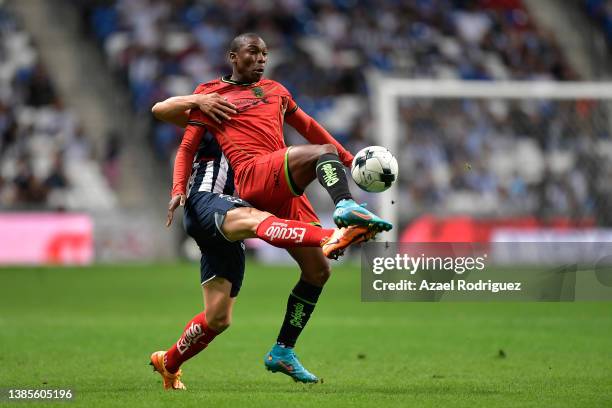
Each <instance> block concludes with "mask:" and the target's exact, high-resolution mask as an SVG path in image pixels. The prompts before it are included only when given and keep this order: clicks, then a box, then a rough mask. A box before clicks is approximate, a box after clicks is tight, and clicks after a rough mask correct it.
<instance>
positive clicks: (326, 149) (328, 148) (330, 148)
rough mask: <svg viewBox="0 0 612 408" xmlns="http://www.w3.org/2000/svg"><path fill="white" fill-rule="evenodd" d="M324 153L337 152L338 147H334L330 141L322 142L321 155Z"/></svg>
mask: <svg viewBox="0 0 612 408" xmlns="http://www.w3.org/2000/svg"><path fill="white" fill-rule="evenodd" d="M326 153H331V154H336V155H337V154H338V149H336V146H334V145H333V144H331V143H328V144H324V145H321V155H323V154H326Z"/></svg>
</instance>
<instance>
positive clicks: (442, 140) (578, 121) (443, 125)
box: [399, 100, 612, 225]
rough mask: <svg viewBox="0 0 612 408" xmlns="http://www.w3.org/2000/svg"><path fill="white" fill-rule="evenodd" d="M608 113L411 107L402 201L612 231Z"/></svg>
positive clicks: (482, 104)
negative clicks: (561, 219)
mask: <svg viewBox="0 0 612 408" xmlns="http://www.w3.org/2000/svg"><path fill="white" fill-rule="evenodd" d="M607 109H608V107H607V106H606V105H605V104H603V103H600V102H593V101H561V102H553V101H536V100H519V101H503V100H495V101H484V100H480V101H478V100H422V101H418V102H415V101H414V100H412V101H410V100H404V101H403V102H402V104H401V107H400V112H401V116H402V125H403V132H404V133H405V134H407V135H408V140H407V143H408V144H409V145H410V148H409V149H405V150H404V151H402V152H401V157H400V160H399V162H400V174H402V175H403V176H406V177H404V179H403V180H402V182H403V183H404V186H405V188H404V189H403V190H402V191H403V193H402V200H403V202H405V203H406V204H407V205H408V206H409V207H413V208H416V209H417V210H421V211H424V210H428V211H432V210H433V211H436V210H437V211H440V212H445V213H446V212H456V213H462V214H464V213H470V212H471V213H479V214H488V215H494V216H509V215H521V214H535V215H538V216H539V217H540V218H542V219H546V218H552V217H556V216H566V217H570V218H571V219H574V220H576V221H580V220H592V219H596V220H597V221H598V222H600V223H603V224H607V225H612V219H611V218H610V217H611V216H610V214H611V213H612V211H611V210H612V208H611V207H610V203H612V190H611V189H610V186H609V183H607V182H606V180H607V179H608V178H609V177H610V175H612V174H611V173H610V170H612V160H611V158H612V145H611V144H610V134H609V125H610V124H609V122H608V117H609V112H608V111H607Z"/></svg>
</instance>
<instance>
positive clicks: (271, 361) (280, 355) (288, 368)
mask: <svg viewBox="0 0 612 408" xmlns="http://www.w3.org/2000/svg"><path fill="white" fill-rule="evenodd" d="M264 364H265V365H266V369H267V370H268V371H272V372H273V373H276V372H278V371H280V372H281V373H283V374H287V375H288V376H289V377H291V378H293V381H295V382H298V381H299V382H303V383H317V382H319V378H318V377H317V376H316V375H314V374H312V373H311V372H309V371H308V370H307V369H305V368H304V366H303V365H302V363H300V360H298V358H297V356H296V355H295V353H294V352H293V348H289V347H281V346H279V345H278V344H275V345H274V347H272V350H270V352H269V353H268V354H266V356H265V357H264Z"/></svg>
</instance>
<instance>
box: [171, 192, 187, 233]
mask: <svg viewBox="0 0 612 408" xmlns="http://www.w3.org/2000/svg"><path fill="white" fill-rule="evenodd" d="M186 200H187V196H186V195H185V194H180V195H175V196H174V197H172V198H171V199H170V202H169V203H168V217H167V218H166V227H169V226H170V224H172V219H173V218H174V210H176V209H177V208H178V206H179V205H180V206H181V207H183V206H185V201H186Z"/></svg>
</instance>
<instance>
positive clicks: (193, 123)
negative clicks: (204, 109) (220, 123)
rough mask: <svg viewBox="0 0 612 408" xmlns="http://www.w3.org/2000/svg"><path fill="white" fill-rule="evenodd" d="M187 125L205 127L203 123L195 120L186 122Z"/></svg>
mask: <svg viewBox="0 0 612 408" xmlns="http://www.w3.org/2000/svg"><path fill="white" fill-rule="evenodd" d="M187 124H188V125H196V126H206V123H204V122H198V121H197V120H190V121H188V122H187Z"/></svg>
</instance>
